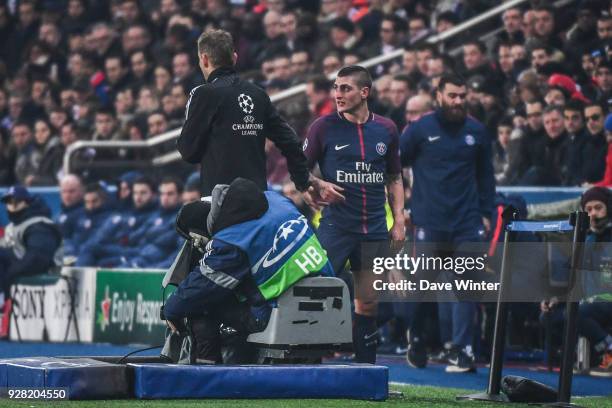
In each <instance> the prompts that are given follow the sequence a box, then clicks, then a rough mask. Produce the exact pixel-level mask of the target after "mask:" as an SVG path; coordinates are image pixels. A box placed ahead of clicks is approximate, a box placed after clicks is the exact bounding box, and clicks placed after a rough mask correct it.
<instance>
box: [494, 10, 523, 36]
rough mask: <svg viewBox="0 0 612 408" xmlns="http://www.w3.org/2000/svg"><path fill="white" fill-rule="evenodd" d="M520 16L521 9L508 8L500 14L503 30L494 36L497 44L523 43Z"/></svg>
mask: <svg viewBox="0 0 612 408" xmlns="http://www.w3.org/2000/svg"><path fill="white" fill-rule="evenodd" d="M521 14H522V13H521V9H520V8H518V7H512V8H508V9H506V10H505V11H504V12H503V13H502V22H503V24H504V30H503V31H502V32H501V33H499V34H497V36H496V38H497V40H498V41H499V42H516V43H523V42H524V41H525V35H524V33H523V30H522V25H521V22H522V17H521Z"/></svg>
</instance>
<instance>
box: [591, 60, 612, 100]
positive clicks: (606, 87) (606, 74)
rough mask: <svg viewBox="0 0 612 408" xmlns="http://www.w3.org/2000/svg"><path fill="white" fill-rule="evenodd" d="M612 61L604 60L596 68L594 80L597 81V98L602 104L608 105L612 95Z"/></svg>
mask: <svg viewBox="0 0 612 408" xmlns="http://www.w3.org/2000/svg"><path fill="white" fill-rule="evenodd" d="M610 66H611V64H610V62H607V61H602V62H601V63H600V64H599V65H597V67H596V68H595V74H594V80H595V82H596V83H597V94H596V95H595V99H596V100H597V101H598V102H599V103H600V104H602V105H606V106H607V105H608V104H609V102H608V101H609V100H610V99H611V97H612V71H611V70H610Z"/></svg>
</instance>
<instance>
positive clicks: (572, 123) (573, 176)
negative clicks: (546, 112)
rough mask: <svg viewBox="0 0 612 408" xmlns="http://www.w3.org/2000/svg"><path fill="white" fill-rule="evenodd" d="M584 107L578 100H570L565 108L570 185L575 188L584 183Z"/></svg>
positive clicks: (564, 121) (564, 118) (564, 122)
mask: <svg viewBox="0 0 612 408" xmlns="http://www.w3.org/2000/svg"><path fill="white" fill-rule="evenodd" d="M583 109H584V105H583V103H582V102H580V101H577V100H570V101H569V103H567V104H566V105H565V106H564V107H563V124H564V126H565V131H566V132H567V136H568V147H567V149H568V150H567V157H568V165H567V167H568V176H569V180H568V184H569V185H572V186H575V185H580V184H582V182H583V181H584V179H583V176H582V160H583V152H582V150H583V148H584V143H585V141H586V140H587V135H586V133H585V127H584V115H583V113H584V112H583Z"/></svg>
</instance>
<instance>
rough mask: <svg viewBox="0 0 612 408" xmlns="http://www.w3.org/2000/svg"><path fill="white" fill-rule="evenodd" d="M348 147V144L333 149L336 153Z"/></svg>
mask: <svg viewBox="0 0 612 408" xmlns="http://www.w3.org/2000/svg"><path fill="white" fill-rule="evenodd" d="M349 146H350V144H345V145H342V146H338V145H336V148H335V149H336V151H338V150H342V149H344V148H345V147H349Z"/></svg>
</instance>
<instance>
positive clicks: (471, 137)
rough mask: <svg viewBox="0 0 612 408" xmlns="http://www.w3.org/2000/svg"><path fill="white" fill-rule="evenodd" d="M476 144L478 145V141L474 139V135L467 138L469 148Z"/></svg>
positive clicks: (466, 142)
mask: <svg viewBox="0 0 612 408" xmlns="http://www.w3.org/2000/svg"><path fill="white" fill-rule="evenodd" d="M474 143H476V139H474V136H472V135H466V136H465V144H466V145H468V146H473V145H474Z"/></svg>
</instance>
